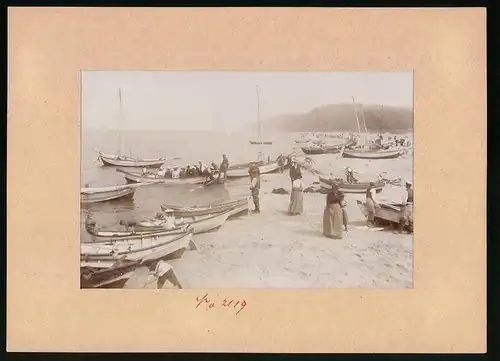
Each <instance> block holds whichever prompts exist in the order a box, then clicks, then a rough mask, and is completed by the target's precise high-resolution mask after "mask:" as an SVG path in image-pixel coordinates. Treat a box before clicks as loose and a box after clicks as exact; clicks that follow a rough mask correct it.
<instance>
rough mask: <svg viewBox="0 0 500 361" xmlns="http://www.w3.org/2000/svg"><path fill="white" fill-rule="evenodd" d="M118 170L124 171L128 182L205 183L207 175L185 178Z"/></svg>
mask: <svg viewBox="0 0 500 361" xmlns="http://www.w3.org/2000/svg"><path fill="white" fill-rule="evenodd" d="M116 171H117V172H120V173H123V176H124V177H125V180H126V181H127V183H130V184H134V183H155V184H167V185H182V184H203V182H204V181H205V180H206V177H183V178H165V177H163V176H159V175H158V174H154V173H146V174H142V173H140V172H129V171H126V170H124V169H120V168H118V169H117V170H116Z"/></svg>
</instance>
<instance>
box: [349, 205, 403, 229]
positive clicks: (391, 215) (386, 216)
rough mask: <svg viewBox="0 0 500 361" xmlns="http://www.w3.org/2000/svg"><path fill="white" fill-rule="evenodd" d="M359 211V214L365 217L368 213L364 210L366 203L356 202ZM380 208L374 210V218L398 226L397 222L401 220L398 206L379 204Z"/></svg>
mask: <svg viewBox="0 0 500 361" xmlns="http://www.w3.org/2000/svg"><path fill="white" fill-rule="evenodd" d="M356 202H357V204H358V207H359V209H360V210H361V213H362V214H363V215H364V216H365V217H367V216H368V212H367V210H366V203H365V202H362V201H359V200H357V201H356ZM379 204H380V208H375V218H376V219H377V218H378V219H381V220H383V221H386V222H390V223H396V224H399V220H400V218H401V212H402V211H401V207H398V206H389V205H386V204H384V203H380V202H379Z"/></svg>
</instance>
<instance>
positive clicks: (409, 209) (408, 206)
mask: <svg viewBox="0 0 500 361" xmlns="http://www.w3.org/2000/svg"><path fill="white" fill-rule="evenodd" d="M405 186H406V194H405V196H404V197H403V201H402V202H401V218H400V221H399V232H400V233H402V232H403V231H404V230H405V229H409V228H410V229H411V227H412V225H413V187H412V183H411V182H410V181H406V182H405Z"/></svg>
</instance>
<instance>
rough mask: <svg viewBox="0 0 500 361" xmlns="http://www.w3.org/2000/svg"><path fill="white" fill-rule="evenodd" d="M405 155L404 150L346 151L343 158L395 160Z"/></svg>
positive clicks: (364, 149)
mask: <svg viewBox="0 0 500 361" xmlns="http://www.w3.org/2000/svg"><path fill="white" fill-rule="evenodd" d="M402 154H403V150H402V149H399V148H397V149H377V150H374V149H367V148H361V149H344V150H343V151H342V156H343V157H344V158H359V159H393V158H398V157H399V156H400V155H402Z"/></svg>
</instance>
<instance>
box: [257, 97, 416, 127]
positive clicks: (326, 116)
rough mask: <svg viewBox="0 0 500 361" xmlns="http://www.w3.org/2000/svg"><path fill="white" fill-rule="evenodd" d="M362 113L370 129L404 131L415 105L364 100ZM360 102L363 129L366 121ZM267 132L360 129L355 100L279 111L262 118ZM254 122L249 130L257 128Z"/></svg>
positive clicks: (409, 123)
mask: <svg viewBox="0 0 500 361" xmlns="http://www.w3.org/2000/svg"><path fill="white" fill-rule="evenodd" d="M362 107H363V113H364V117H365V122H366V127H367V129H368V131H369V132H379V130H380V129H381V130H382V132H389V133H405V132H408V131H411V130H412V129H413V109H411V108H402V107H391V106H384V107H383V117H382V108H381V106H380V105H372V104H364V105H362ZM360 109H361V106H360V105H358V117H360V126H361V131H363V123H362V118H361V110H360ZM262 125H263V127H264V132H265V133H267V132H350V131H352V132H357V130H358V128H357V124H356V116H355V114H354V106H353V104H329V105H324V106H321V107H318V108H315V109H313V110H311V111H310V112H308V113H303V114H280V115H277V116H274V117H271V118H268V119H264V120H263V121H262ZM255 129H257V125H256V124H253V125H252V126H251V127H250V128H249V129H248V130H249V131H252V130H253V131H255Z"/></svg>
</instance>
